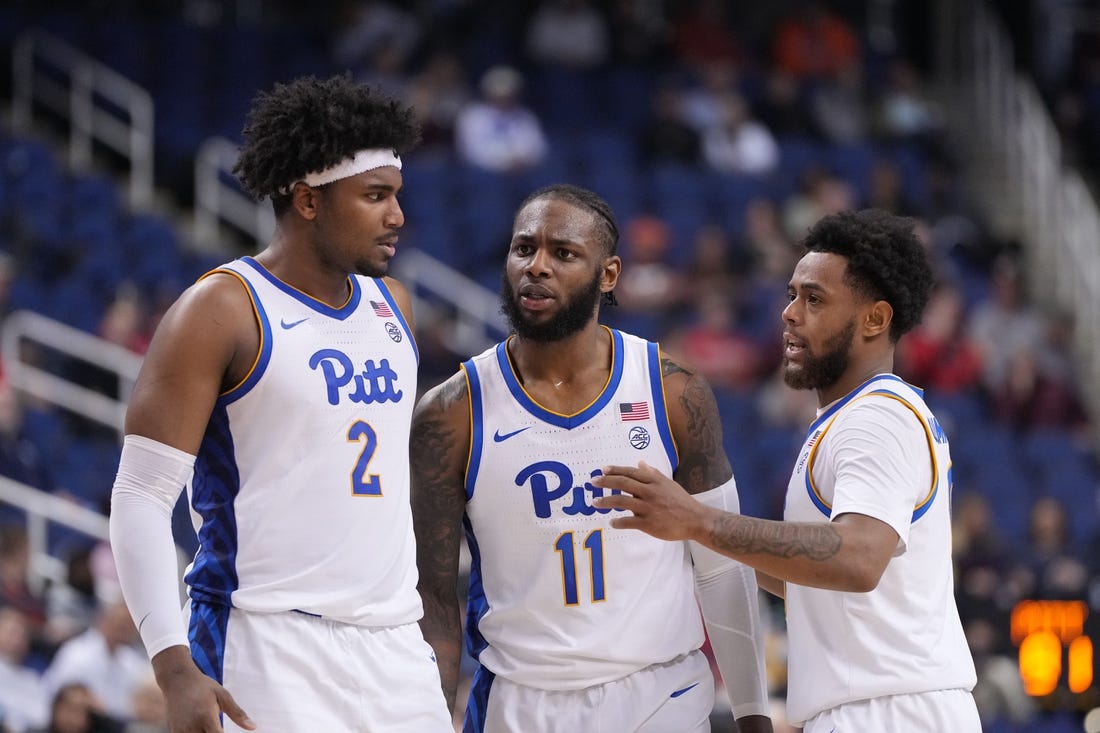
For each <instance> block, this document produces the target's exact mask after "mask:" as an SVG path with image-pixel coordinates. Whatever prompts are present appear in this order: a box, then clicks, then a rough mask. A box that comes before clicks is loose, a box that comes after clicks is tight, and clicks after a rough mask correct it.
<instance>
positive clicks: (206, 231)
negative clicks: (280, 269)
mask: <svg viewBox="0 0 1100 733" xmlns="http://www.w3.org/2000/svg"><path fill="white" fill-rule="evenodd" d="M236 162H237V146H236V145H234V144H233V143H232V142H230V141H229V140H227V139H225V138H223V137H212V138H208V139H207V140H206V141H205V142H203V144H202V145H201V146H200V147H199V151H198V153H197V154H196V155H195V215H194V226H195V231H194V239H195V243H196V245H197V246H199V247H200V248H203V249H209V248H211V247H213V246H215V245H216V243H217V242H218V238H219V235H220V232H221V225H222V223H223V222H226V223H228V224H232V225H233V226H235V227H236V228H237V229H239V230H241V231H242V232H244V233H245V234H248V235H249V236H251V237H252V239H254V240H255V241H256V244H257V246H258V247H262V246H263V245H264V244H265V243H267V242H269V241H271V235H272V234H273V233H274V232H275V214H274V212H272V210H271V206H270V205H266V206H265V205H262V204H257V203H256V202H255V201H253V200H252V199H251V198H250V197H249V196H247V195H246V194H244V193H242V192H241V191H240V190H238V189H237V188H236V187H234V186H233V185H232V184H230V183H229V182H228V181H227V178H228V177H229V176H231V175H232V170H233V166H234V165H235V164H236Z"/></svg>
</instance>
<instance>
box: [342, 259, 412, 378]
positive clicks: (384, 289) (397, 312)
mask: <svg viewBox="0 0 1100 733" xmlns="http://www.w3.org/2000/svg"><path fill="white" fill-rule="evenodd" d="M352 279H354V278H352ZM373 279H374V284H375V285H377V286H378V292H380V293H382V297H383V298H385V299H386V302H387V303H389V305H390V310H391V311H393V315H394V317H395V318H396V319H397V322H398V323H400V324H401V328H403V329H405V335H406V336H408V337H409V343H410V344H412V349H413V355H414V356H415V357H416V363H417V364H420V348H419V347H418V346H417V345H416V337H415V336H413V332H412V329H411V328H409V324H408V321H406V320H405V315H404V314H403V313H402V312H401V309H400V308H398V307H397V301H396V300H394V299H393V293H391V292H390V288H389V286H388V285H386V281H385V280H383V279H382V278H380V277H376V278H373Z"/></svg>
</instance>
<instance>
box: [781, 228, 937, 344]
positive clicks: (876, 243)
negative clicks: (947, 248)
mask: <svg viewBox="0 0 1100 733" xmlns="http://www.w3.org/2000/svg"><path fill="white" fill-rule="evenodd" d="M913 225H914V222H913V220H912V219H909V218H906V217H901V216H895V215H893V214H891V213H889V212H887V211H883V210H881V209H864V210H862V211H844V212H841V213H839V214H831V215H829V216H826V217H824V218H823V219H821V220H820V221H818V222H817V224H815V225H814V226H813V227H812V228H811V229H810V231H809V233H808V234H807V235H806V238H805V239H804V240H803V241H802V245H803V246H804V247H805V248H806V250H807V251H808V252H831V253H834V254H838V255H840V256H841V257H843V258H845V259H846V260H847V261H848V267H847V270H846V272H845V276H844V277H845V281H846V282H847V283H848V284H849V285H850V286H851V287H852V289H853V290H855V291H856V292H857V293H860V294H862V295H864V296H866V297H868V298H870V299H872V300H885V301H886V302H887V303H889V304H890V307H892V308H893V309H894V318H893V321H891V323H890V339H891V340H892V341H895V342H896V341H897V340H898V339H900V338H901V337H902V336H903V335H905V334H906V333H908V332H909V331H910V330H911V329H912V328H913V327H914V326H916V325H917V324H918V323H920V320H921V316H922V315H923V313H924V307H925V305H927V304H928V298H929V295H930V294H931V292H932V286H933V285H934V284H935V276H934V275H933V273H932V266H931V265H930V264H929V262H928V255H927V253H926V252H925V249H924V245H923V244H922V243H921V241H920V239H918V238H917V235H916V234H915V233H914V231H913Z"/></svg>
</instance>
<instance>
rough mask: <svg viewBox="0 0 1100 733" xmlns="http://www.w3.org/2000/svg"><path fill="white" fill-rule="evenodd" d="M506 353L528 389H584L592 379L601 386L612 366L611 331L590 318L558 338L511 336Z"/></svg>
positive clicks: (590, 385) (558, 390) (562, 390)
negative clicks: (572, 331) (566, 334)
mask: <svg viewBox="0 0 1100 733" xmlns="http://www.w3.org/2000/svg"><path fill="white" fill-rule="evenodd" d="M508 354H509V356H510V358H511V360H512V364H513V366H514V367H515V370H516V373H517V376H518V377H519V379H520V381H521V382H522V383H523V385H524V386H525V387H526V388H527V389H528V391H530V390H531V389H532V388H534V387H544V388H546V389H549V390H551V391H553V392H564V391H569V392H576V391H586V389H588V388H591V387H592V385H593V384H594V383H598V386H599V388H601V389H602V387H603V384H604V383H605V382H606V381H607V375H608V373H609V372H610V370H611V334H610V333H609V332H608V331H607V329H605V328H604V327H603V326H601V325H599V324H598V323H596V322H595V321H593V322H592V323H591V324H589V325H588V326H585V327H584V328H583V329H582V330H580V331H578V332H577V333H575V334H573V335H571V336H568V337H566V338H564V339H562V340H560V341H552V342H545V341H532V340H530V339H524V338H523V337H521V336H513V337H512V338H511V339H509V341H508Z"/></svg>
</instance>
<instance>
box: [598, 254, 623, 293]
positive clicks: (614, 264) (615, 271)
mask: <svg viewBox="0 0 1100 733" xmlns="http://www.w3.org/2000/svg"><path fill="white" fill-rule="evenodd" d="M622 271H623V261H622V258H620V257H619V256H618V255H611V256H610V257H608V258H606V259H605V260H604V261H603V264H602V265H601V266H600V292H601V293H610V292H611V291H612V290H614V289H615V285H617V284H618V282H619V273H621V272H622Z"/></svg>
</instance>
